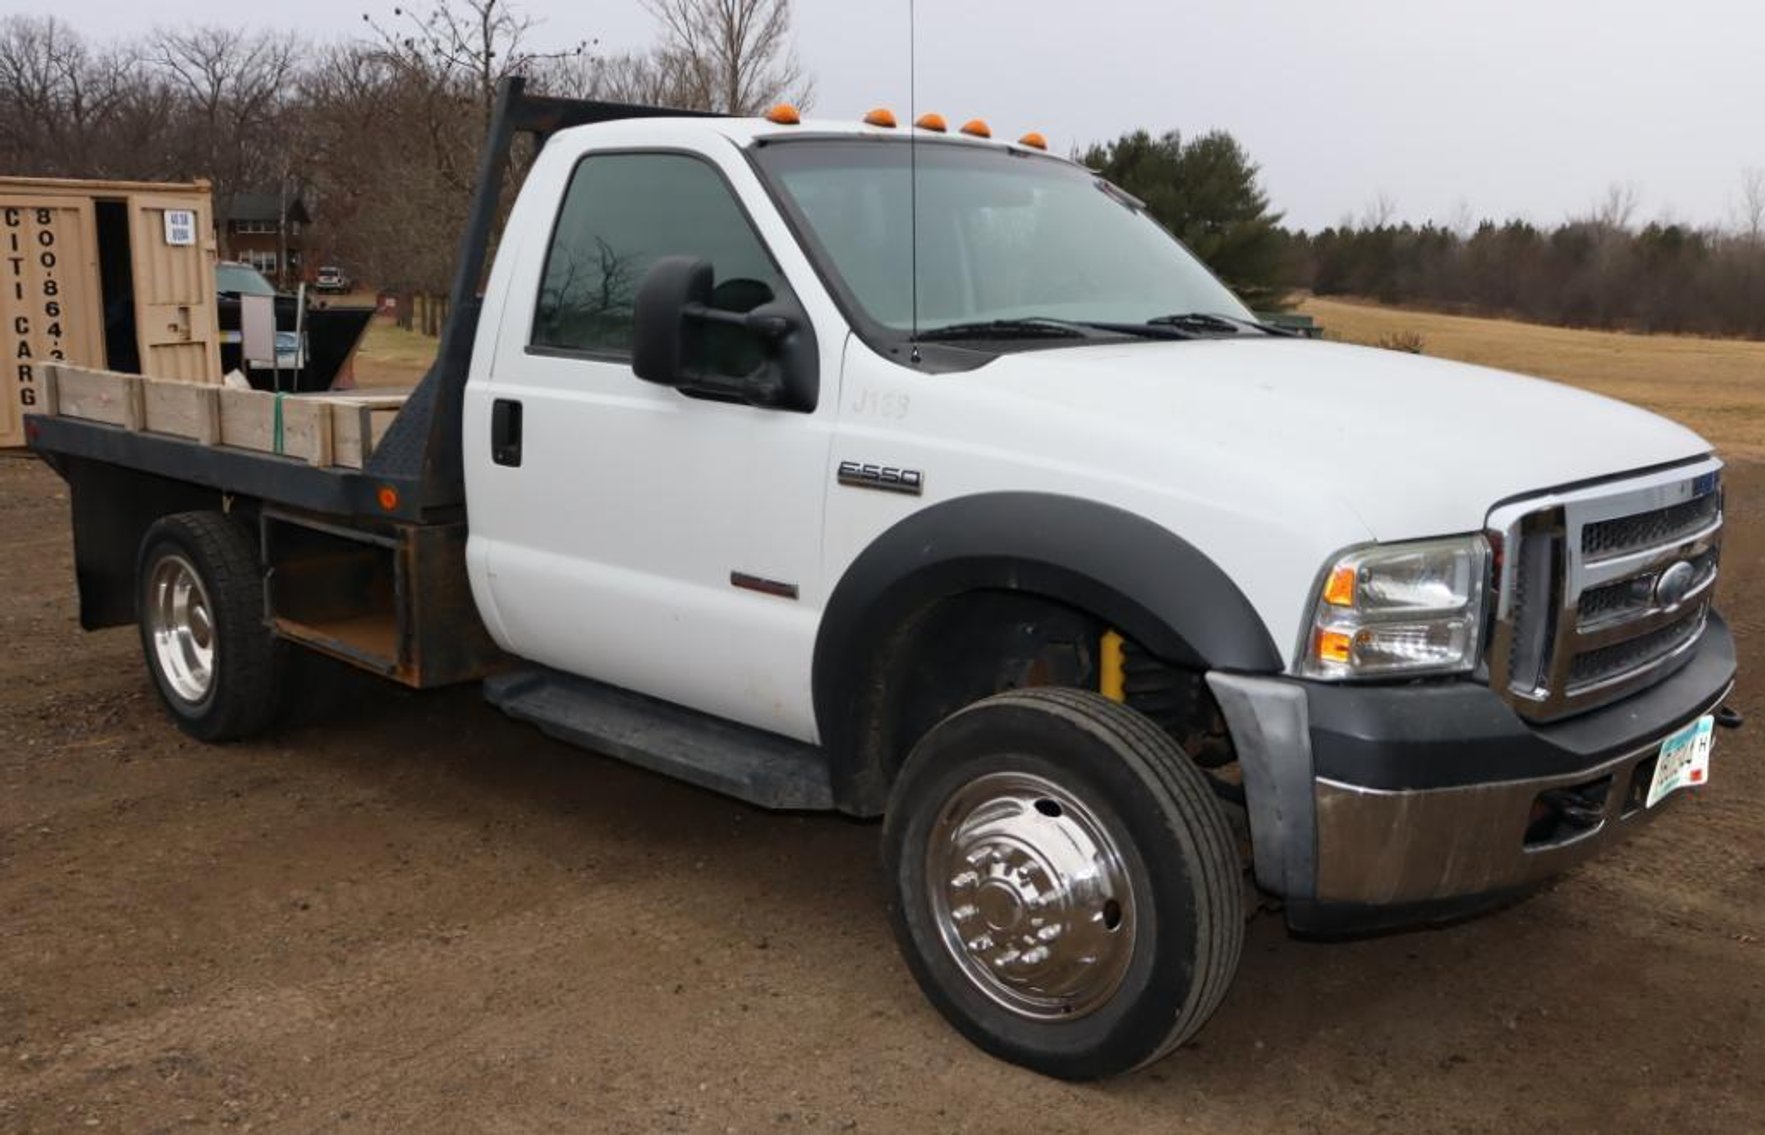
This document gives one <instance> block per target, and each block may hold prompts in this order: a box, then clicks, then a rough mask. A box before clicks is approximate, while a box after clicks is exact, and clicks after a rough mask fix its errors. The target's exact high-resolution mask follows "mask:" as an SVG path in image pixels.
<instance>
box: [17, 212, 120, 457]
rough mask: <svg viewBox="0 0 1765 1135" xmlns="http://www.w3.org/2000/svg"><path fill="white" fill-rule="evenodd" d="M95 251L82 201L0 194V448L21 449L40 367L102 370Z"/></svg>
mask: <svg viewBox="0 0 1765 1135" xmlns="http://www.w3.org/2000/svg"><path fill="white" fill-rule="evenodd" d="M97 247H98V242H97V239H96V237H95V236H94V231H93V227H92V207H91V205H90V203H88V202H87V201H86V200H84V199H83V198H74V197H59V196H41V197H32V196H21V195H5V194H0V350H3V351H4V352H5V358H4V360H3V361H4V364H5V372H4V378H5V388H4V389H3V390H0V446H13V445H23V444H24V415H26V414H29V413H32V412H33V411H34V410H35V408H36V406H37V398H38V390H39V389H40V388H41V384H42V381H43V365H44V364H45V363H51V362H59V361H66V362H70V363H76V364H78V365H80V366H90V367H102V366H103V365H104V310H103V307H102V301H101V300H100V299H99V290H98V253H97Z"/></svg>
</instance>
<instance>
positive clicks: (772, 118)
mask: <svg viewBox="0 0 1765 1135" xmlns="http://www.w3.org/2000/svg"><path fill="white" fill-rule="evenodd" d="M766 121H768V122H771V123H775V124H777V125H779V126H795V125H797V124H798V123H800V122H802V121H803V116H802V115H800V114H798V113H797V108H796V107H794V106H792V105H791V104H790V103H788V102H781V103H779V104H778V105H777V106H775V107H773V108H772V109H771V110H769V111H767V112H766Z"/></svg>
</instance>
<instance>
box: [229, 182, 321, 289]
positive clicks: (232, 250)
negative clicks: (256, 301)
mask: <svg viewBox="0 0 1765 1135" xmlns="http://www.w3.org/2000/svg"><path fill="white" fill-rule="evenodd" d="M284 222H286V224H287V226H288V231H287V233H286V234H284V233H283V232H282V225H283V224H284ZM310 224H312V217H311V216H310V215H309V214H308V213H307V210H306V202H305V201H303V200H302V199H301V197H300V195H299V194H298V193H290V194H289V195H288V196H287V197H286V198H284V197H283V196H282V195H281V194H279V193H275V192H270V193H235V194H234V195H233V200H232V201H231V203H230V204H229V205H228V206H227V212H226V216H225V218H224V219H223V225H224V231H223V232H222V234H221V247H222V248H223V249H225V253H224V254H225V255H226V257H227V258H228V259H230V260H240V261H243V262H245V263H246V264H249V265H251V266H252V267H253V268H256V269H257V270H258V271H260V272H262V273H263V274H264V275H265V276H268V277H269V278H270V279H271V280H272V281H274V282H275V283H276V284H278V285H283V286H285V285H289V284H293V283H294V282H295V281H297V280H303V279H306V278H307V266H306V257H305V256H304V255H303V253H304V252H305V251H306V240H305V236H304V233H305V230H306V228H307V226H309V225H310ZM284 250H286V253H287V257H288V262H287V263H286V264H284V263H283V262H282V256H283V252H284Z"/></svg>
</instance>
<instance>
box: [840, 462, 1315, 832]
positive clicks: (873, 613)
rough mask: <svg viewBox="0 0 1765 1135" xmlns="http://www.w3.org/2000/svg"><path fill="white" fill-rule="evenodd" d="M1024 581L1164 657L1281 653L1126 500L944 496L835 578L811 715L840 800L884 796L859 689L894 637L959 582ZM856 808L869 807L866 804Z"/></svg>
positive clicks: (1204, 660)
mask: <svg viewBox="0 0 1765 1135" xmlns="http://www.w3.org/2000/svg"><path fill="white" fill-rule="evenodd" d="M986 589H999V590H1010V591H1022V592H1027V593H1032V594H1036V595H1042V596H1046V597H1048V598H1052V599H1056V600H1059V601H1061V602H1063V603H1067V604H1070V605H1071V606H1074V607H1077V608H1079V609H1081V610H1084V611H1086V612H1088V613H1089V614H1091V615H1093V616H1095V617H1096V618H1098V619H1100V620H1102V621H1103V622H1104V623H1106V624H1108V625H1109V626H1112V627H1114V628H1116V629H1117V630H1119V631H1121V633H1123V634H1124V635H1127V636H1128V637H1130V638H1132V639H1134V640H1135V641H1136V642H1138V643H1139V644H1140V645H1141V646H1143V647H1144V648H1145V649H1146V650H1148V651H1150V652H1151V653H1152V654H1154V655H1156V656H1157V657H1159V658H1161V659H1163V660H1164V661H1166V662H1170V663H1172V664H1173V665H1178V666H1183V667H1186V668H1190V669H1197V670H1228V671H1236V672H1244V673H1273V672H1277V671H1279V670H1280V669H1281V668H1282V661H1281V656H1280V652H1279V651H1278V650H1276V648H1275V643H1274V640H1273V639H1272V638H1271V637H1270V636H1269V632H1268V628H1267V626H1266V625H1265V624H1264V623H1263V621H1262V618H1261V617H1260V616H1259V615H1258V614H1257V613H1256V610H1255V608H1253V607H1252V606H1251V604H1250V601H1249V600H1248V599H1246V598H1245V597H1244V594H1243V592H1242V591H1240V590H1239V589H1238V586H1237V585H1236V584H1235V583H1233V582H1232V580H1231V579H1230V578H1229V577H1227V575H1226V574H1225V572H1224V571H1222V570H1221V569H1220V567H1219V566H1218V565H1217V564H1215V563H1214V562H1213V561H1212V560H1211V559H1209V558H1208V557H1207V555H1205V554H1204V553H1203V552H1201V551H1200V550H1199V549H1197V548H1196V547H1195V546H1194V545H1192V544H1190V543H1189V542H1188V541H1186V540H1184V539H1183V538H1182V537H1180V536H1178V535H1177V534H1175V533H1174V532H1171V531H1169V530H1168V529H1166V528H1164V527H1162V526H1160V525H1158V524H1155V523H1153V522H1152V521H1150V520H1147V519H1146V518H1144V517H1141V516H1138V515H1136V514H1134V513H1131V512H1128V511H1126V510H1123V509H1120V508H1116V507H1114V506H1111V505H1105V504H1099V503H1097V502H1094V501H1089V500H1084V499H1081V498H1077V497H1066V496H1060V495H1057V494H1050V493H1028V492H1005V493H982V494H977V495H974V496H968V497H960V498H957V499H955V500H951V501H945V502H943V503H940V504H936V505H933V506H931V507H930V508H927V509H925V510H923V511H921V512H918V513H915V514H914V515H912V516H910V517H907V518H906V519H904V520H902V521H900V522H899V523H897V524H895V525H894V526H893V527H892V528H889V529H888V530H886V531H885V532H883V533H882V535H880V536H878V537H877V538H876V539H875V540H874V541H872V542H871V544H870V545H869V547H867V548H866V549H865V550H864V551H863V552H862V553H861V554H860V555H859V556H858V557H857V559H856V560H854V561H853V562H852V564H851V566H850V567H849V568H848V569H847V570H846V572H845V574H844V575H843V576H842V577H841V578H840V581H839V583H838V584H837V585H836V586H835V587H834V590H833V593H832V595H831V596H830V598H829V601H828V605H827V609H826V613H825V614H824V616H823V618H822V622H821V629H820V632H819V633H818V635H817V637H816V642H815V652H814V663H813V665H814V679H813V681H814V700H815V716H816V722H817V724H818V726H819V729H820V734H821V738H822V743H823V745H824V746H825V747H826V748H827V750H828V752H829V754H830V757H831V759H832V761H833V764H834V780H835V788H836V792H840V791H841V789H842V785H843V786H844V788H845V790H846V793H847V794H846V795H845V799H846V800H847V802H848V803H851V802H853V801H854V800H856V799H857V798H860V797H862V798H867V799H868V798H871V797H875V796H877V795H878V794H880V793H886V791H887V786H886V784H883V783H881V782H880V781H881V775H882V770H881V769H880V767H878V761H877V759H876V755H875V754H873V753H867V752H866V749H867V746H866V745H865V743H864V742H865V730H866V729H868V728H869V725H870V723H869V722H867V721H866V720H865V719H864V717H865V714H864V709H865V704H866V701H867V688H868V686H869V684H870V683H871V682H873V681H874V680H875V679H876V676H877V673H878V666H879V663H880V662H881V661H882V660H884V659H885V658H886V655H887V649H888V646H889V643H890V640H891V638H892V636H894V635H895V634H896V633H898V631H899V630H900V628H902V627H903V626H905V625H906V624H907V623H908V622H909V621H910V620H911V619H912V618H913V617H914V616H915V615H916V614H917V613H919V612H922V611H924V610H926V609H927V608H929V607H930V606H932V605H933V604H935V603H937V602H939V601H941V600H944V599H948V598H951V597H953V596H956V595H959V594H961V593H963V592H967V591H975V590H986ZM861 810H865V811H869V810H872V809H871V808H869V807H865V808H863V809H861Z"/></svg>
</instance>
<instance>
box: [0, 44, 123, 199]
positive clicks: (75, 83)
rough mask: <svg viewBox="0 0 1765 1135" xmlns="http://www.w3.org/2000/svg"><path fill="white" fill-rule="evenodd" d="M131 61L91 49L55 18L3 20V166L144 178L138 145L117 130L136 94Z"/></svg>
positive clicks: (0, 81) (0, 116)
mask: <svg viewBox="0 0 1765 1135" xmlns="http://www.w3.org/2000/svg"><path fill="white" fill-rule="evenodd" d="M131 63H132V60H131V59H130V58H129V57H128V56H127V55H126V54H125V53H122V52H118V51H111V50H101V51H94V50H92V49H91V47H90V46H89V45H88V44H87V43H86V41H85V40H84V39H83V38H81V36H80V34H79V33H78V32H77V31H75V30H74V29H73V28H72V27H71V26H69V25H68V24H66V23H64V22H62V21H61V20H59V19H56V18H55V17H52V16H51V17H28V16H8V17H6V18H5V19H0V166H3V167H4V168H6V169H7V170H9V171H14V172H19V173H37V174H44V175H50V176H73V175H82V174H83V175H86V176H90V175H91V174H92V173H93V172H114V173H122V174H134V175H141V171H138V170H137V169H136V168H134V166H135V164H136V163H135V159H136V158H137V157H138V156H139V147H138V140H133V139H130V138H128V137H127V136H125V135H124V134H123V133H122V132H121V131H119V130H118V125H119V123H120V122H121V120H122V119H123V117H124V115H125V110H126V104H127V103H128V102H129V100H130V97H131V95H132V94H133V93H134V85H133V84H131V82H130V80H129V77H128V76H129V72H130V70H131ZM132 143H133V144H132ZM119 166H121V167H125V168H122V169H119V168H118V167H119Z"/></svg>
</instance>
